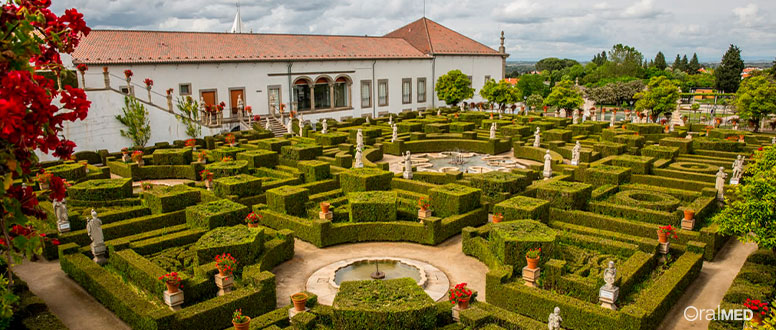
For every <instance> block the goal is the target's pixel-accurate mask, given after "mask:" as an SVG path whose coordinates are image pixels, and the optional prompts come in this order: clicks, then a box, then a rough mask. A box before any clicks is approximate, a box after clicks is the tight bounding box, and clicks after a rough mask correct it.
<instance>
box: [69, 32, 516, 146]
mask: <svg viewBox="0 0 776 330" xmlns="http://www.w3.org/2000/svg"><path fill="white" fill-rule="evenodd" d="M502 44H503V34H502ZM507 56H508V55H507V54H505V53H504V48H503V46H502V47H501V48H500V49H499V51H496V50H493V49H491V48H489V47H487V46H485V45H483V44H481V43H479V42H476V41H474V40H472V39H470V38H467V37H465V36H463V35H461V34H459V33H457V32H455V31H453V30H450V29H448V28H446V27H444V26H442V25H440V24H438V23H435V22H433V21H431V20H429V19H427V18H421V19H419V20H417V21H415V22H412V23H410V24H408V25H406V26H404V27H402V28H399V29H397V30H396V31H393V32H391V33H389V34H387V35H385V36H382V37H366V36H324V35H290V34H240V33H197V32H164V31H131V30H94V31H92V33H91V34H90V35H89V36H88V37H87V38H85V39H84V40H83V41H82V42H81V44H80V45H79V47H78V48H77V49H76V51H75V53H74V54H73V57H72V63H73V65H77V64H80V63H84V64H87V65H88V66H89V68H90V69H89V71H87V73H86V74H85V75H84V76H83V78H84V79H83V80H84V87H85V89H86V91H87V96H88V98H89V100H91V101H92V108H91V110H90V114H89V117H88V118H87V119H86V120H85V121H83V122H76V123H72V124H69V125H68V126H67V127H66V128H65V135H66V136H67V137H68V138H70V139H72V140H74V141H76V143H77V144H78V145H79V148H80V149H85V150H90V149H91V150H94V149H109V150H117V149H119V148H121V147H124V146H127V145H128V144H129V141H128V140H127V139H125V138H123V137H121V136H120V135H119V133H118V132H119V130H120V129H121V125H120V124H119V123H118V121H117V120H115V116H116V115H117V114H120V112H121V107H122V106H123V103H124V96H125V95H124V94H126V93H131V94H134V95H135V97H136V98H137V99H139V100H141V101H145V103H146V107H147V108H149V113H150V114H151V125H152V133H151V141H150V143H153V142H157V141H172V140H176V139H185V138H186V136H185V134H183V132H184V130H185V128H184V126H183V125H182V124H180V123H179V122H178V120H176V118H175V116H174V115H173V114H172V113H171V112H174V107H175V103H176V100H177V99H178V98H179V97H186V96H191V97H192V98H194V99H197V100H200V101H202V102H204V103H206V104H209V105H214V104H218V103H220V102H224V103H225V105H226V107H225V109H224V110H223V115H222V116H223V124H222V125H220V126H218V127H209V128H207V127H206V128H205V129H204V130H203V134H212V133H217V132H219V131H223V130H230V129H234V127H236V126H239V123H238V121H237V120H236V118H237V117H238V116H240V115H244V113H243V114H241V113H240V109H239V106H238V103H240V102H239V101H238V100H242V103H241V104H243V105H246V106H250V107H251V108H252V114H253V115H261V116H267V115H269V116H273V117H277V116H278V115H279V114H278V112H280V111H281V109H282V110H283V111H285V113H288V111H289V110H293V111H296V112H297V113H300V114H302V115H303V116H304V118H305V119H306V120H318V119H320V118H334V119H338V120H339V119H341V118H343V117H362V116H373V117H377V116H380V115H383V114H386V113H398V112H401V111H407V110H419V109H427V108H433V107H437V106H444V105H445V104H444V101H441V100H439V99H437V98H436V93H435V92H434V87H435V83H436V80H437V79H438V78H439V76H441V75H444V74H445V73H447V72H448V71H450V70H461V71H462V72H464V73H465V74H467V75H469V77H470V78H471V81H472V87H474V88H475V89H476V90H479V89H480V88H481V87H482V86H483V85H484V83H485V81H486V80H487V79H491V78H492V79H497V80H498V79H501V78H503V76H504V63H505V60H506V57H507ZM124 70H131V71H132V72H133V74H134V75H133V77H132V81H131V82H130V83H127V81H126V79H125V77H124V73H123V72H124ZM145 78H149V79H152V80H153V87H152V88H151V90H148V91H147V90H146V87H145V85H144V84H143V82H142V81H143V80H144V79H145ZM168 89H172V91H171V97H170V99H172V102H169V99H168V97H167V95H166V93H165V91H167V90H168ZM479 100H480V99H479V96H478V95H477V93H475V98H474V100H473V101H479ZM171 110H172V111H171Z"/></svg>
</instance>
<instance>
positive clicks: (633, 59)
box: [602, 44, 644, 77]
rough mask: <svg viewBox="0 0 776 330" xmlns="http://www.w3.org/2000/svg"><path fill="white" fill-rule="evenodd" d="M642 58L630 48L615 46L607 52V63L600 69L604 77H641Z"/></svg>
mask: <svg viewBox="0 0 776 330" xmlns="http://www.w3.org/2000/svg"><path fill="white" fill-rule="evenodd" d="M643 60H644V56H643V55H641V53H640V52H639V51H638V50H636V48H633V47H631V46H627V45H623V44H616V45H614V46H612V49H611V50H610V51H609V61H608V62H606V63H605V64H604V65H603V66H602V68H604V69H603V70H604V72H605V75H606V77H624V76H631V77H641V76H642V73H643V71H644V69H643V68H642V62H643Z"/></svg>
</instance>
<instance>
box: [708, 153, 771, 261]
mask: <svg viewBox="0 0 776 330" xmlns="http://www.w3.org/2000/svg"><path fill="white" fill-rule="evenodd" d="M761 149H762V150H761V151H755V153H754V164H752V165H750V166H749V167H748V168H747V169H746V170H745V171H744V176H743V178H742V183H741V184H739V185H735V186H733V191H732V192H731V193H727V194H725V195H726V202H727V204H728V205H727V207H725V208H723V209H722V211H720V212H719V213H718V214H717V215H716V216H714V218H712V221H713V222H714V223H716V224H718V225H719V233H720V234H722V235H733V236H737V237H738V240H739V241H742V242H754V243H756V244H757V245H758V246H759V247H760V248H765V249H771V250H773V251H776V208H774V207H773V205H776V147H774V146H768V147H764V148H761ZM728 196H730V197H728Z"/></svg>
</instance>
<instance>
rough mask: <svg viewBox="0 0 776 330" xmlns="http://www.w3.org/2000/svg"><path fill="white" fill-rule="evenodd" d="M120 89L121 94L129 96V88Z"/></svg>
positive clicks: (122, 87)
mask: <svg viewBox="0 0 776 330" xmlns="http://www.w3.org/2000/svg"><path fill="white" fill-rule="evenodd" d="M119 89H120V90H121V94H124V95H129V89H128V88H127V86H121V87H120V88H119Z"/></svg>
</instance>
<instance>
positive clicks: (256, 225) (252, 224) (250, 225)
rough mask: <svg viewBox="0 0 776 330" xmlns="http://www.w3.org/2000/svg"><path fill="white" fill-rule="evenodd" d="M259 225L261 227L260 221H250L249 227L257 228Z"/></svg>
mask: <svg viewBox="0 0 776 330" xmlns="http://www.w3.org/2000/svg"><path fill="white" fill-rule="evenodd" d="M257 227H259V224H258V223H250V222H249V223H248V228H257Z"/></svg>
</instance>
